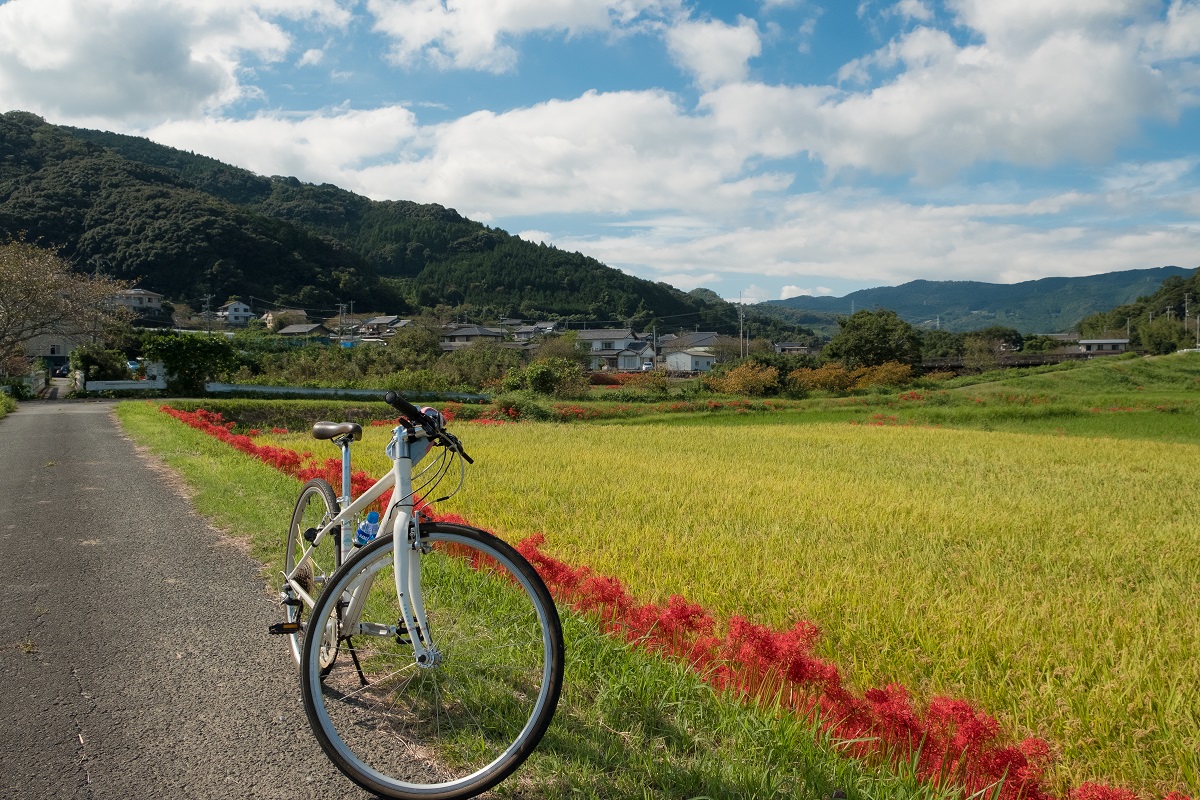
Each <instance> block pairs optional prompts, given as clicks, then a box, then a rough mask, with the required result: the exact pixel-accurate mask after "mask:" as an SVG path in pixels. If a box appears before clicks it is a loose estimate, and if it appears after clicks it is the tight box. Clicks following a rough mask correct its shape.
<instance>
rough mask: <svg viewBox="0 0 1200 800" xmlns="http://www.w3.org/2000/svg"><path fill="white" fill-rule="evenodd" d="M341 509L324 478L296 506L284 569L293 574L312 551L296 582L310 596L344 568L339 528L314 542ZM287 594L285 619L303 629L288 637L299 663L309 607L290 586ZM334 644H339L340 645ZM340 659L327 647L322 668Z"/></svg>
mask: <svg viewBox="0 0 1200 800" xmlns="http://www.w3.org/2000/svg"><path fill="white" fill-rule="evenodd" d="M340 510H341V508H340V506H339V505H338V499H337V495H336V494H334V491H333V487H332V486H330V485H329V483H328V482H327V481H325V480H322V479H321V478H314V479H313V480H311V481H309V482H308V483H306V484H304V488H302V489H301V490H300V497H299V498H298V499H297V500H296V507H295V509H294V510H293V511H292V523H291V525H290V526H289V527H288V537H287V550H286V551H285V552H286V555H285V556H284V569H285V570H286V574H291V572H292V570H293V569H295V567H296V564H298V563H300V560H301V559H302V558H303V557H304V554H305V553H306V552H308V551H309V550H311V551H312V554H311V556H310V558H309V560H308V562H307V563H306V564H305V565H304V567H302V568H301V570H300V572H299V573H297V575H296V582H297V583H299V584H300V588H302V589H303V590H304V591H305V593H307V594H308V596H309V597H313V598H315V597H317V596H318V595H319V594H320V593H321V591H322V590H323V589H324V587H325V584H326V583H327V582H328V581H329V580H330V579H331V578H332V577H333V573H334V572H335V571H337V568H338V567H339V566H341V563H342V558H341V551H340V549H339V544H340V543H339V542H338V531H337V529H336V528H335V529H334V530H333V531H331V532H330V533H329V534H328V535H326V537H325V538H324V539H322V540H321V543H320V544H319V545H316V546H314V545H313V544H312V540H311V537H312V536H313V535H315V534H316V532H317V531H318V530H320V528H321V526H323V525H324V524H325V523H327V522H329V520H331V519H333V518H334V517H335V516H337V514H338V512H339V511H340ZM283 594H284V606H283V607H284V614H285V620H286V621H287V622H289V623H299V625H300V628H299V630H297V631H295V632H293V633H289V634H288V639H289V640H290V642H291V647H292V657H293V658H295V659H296V663H297V664H299V663H300V652H301V649H302V648H303V644H304V634H305V632H306V631H307V629H308V623H309V620H308V617H309V614H308V608H307V606H306V605H305V604H304V601H303V600H302V599H300V597H299V596H298V595H296V594H295V593H294V592H292V593H289V591H288V587H287V585H284V587H283ZM289 594H290V595H291V596H290V597H289V596H288V595H289ZM334 644H335V645H336V643H334ZM336 657H337V648H336V646H333V647H329V646H327V647H326V648H325V651H324V654H323V656H322V661H323V667H322V668H323V669H328V668H329V666H330V665H331V664H332V663H333V659H334V658H336Z"/></svg>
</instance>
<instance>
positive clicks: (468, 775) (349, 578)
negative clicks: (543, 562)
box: [300, 523, 564, 800]
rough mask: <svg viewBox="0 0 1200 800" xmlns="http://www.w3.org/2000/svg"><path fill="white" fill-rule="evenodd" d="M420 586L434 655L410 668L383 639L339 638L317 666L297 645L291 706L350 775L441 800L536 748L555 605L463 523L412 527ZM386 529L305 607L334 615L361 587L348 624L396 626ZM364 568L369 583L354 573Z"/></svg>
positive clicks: (504, 552)
mask: <svg viewBox="0 0 1200 800" xmlns="http://www.w3.org/2000/svg"><path fill="white" fill-rule="evenodd" d="M421 543H422V545H423V549H424V548H426V547H427V548H428V552H425V553H424V554H423V555H421V556H420V563H421V568H420V570H421V593H422V595H423V598H424V603H425V609H426V614H427V619H428V624H429V627H430V630H431V631H432V634H433V638H434V644H435V645H436V647H437V649H438V651H439V653H440V662H439V663H438V664H437V665H436V666H432V667H418V666H417V664H416V662H415V659H414V657H413V650H412V646H411V644H406V643H405V642H403V641H402V638H403V635H404V633H403V632H397V633H396V634H395V635H391V634H389V635H387V636H383V635H374V636H365V635H361V634H359V635H352V636H349V637H345V638H343V639H340V640H339V644H340V645H341V647H342V651H343V656H342V657H341V658H340V659H338V661H337V663H336V664H335V665H334V668H333V670H332V671H330V672H329V673H328V674H322V670H321V668H320V662H319V660H318V650H317V648H315V647H314V646H313V643H312V640H309V641H306V642H305V645H304V650H303V654H302V658H301V664H300V674H301V690H302V694H303V698H304V710H305V713H306V714H307V716H308V720H309V724H310V725H311V727H312V729H313V733H314V734H315V735H316V737H317V741H318V742H319V743H320V745H321V747H322V749H323V750H324V751H325V753H326V754H327V755H328V756H329V758H330V759H331V760H332V761H333V763H334V764H335V765H336V766H337V767H338V769H340V770H341V771H342V772H343V773H344V774H345V775H346V776H347V777H348V778H350V780H352V781H353V782H354V783H356V784H358V785H359V786H361V787H363V788H364V789H367V790H368V791H372V792H375V793H376V794H379V795H383V796H386V797H393V798H401V800H415V799H416V798H423V799H424V800H455V799H456V798H465V797H473V796H475V795H477V794H479V793H480V792H484V791H486V790H488V789H490V788H492V787H493V786H495V785H496V784H498V783H499V782H500V781H502V780H504V779H505V778H506V777H508V776H509V775H511V774H512V772H513V771H514V770H516V769H517V768H518V767H519V766H520V765H521V764H522V763H523V762H524V761H525V759H526V758H528V756H529V755H530V753H531V752H532V751H533V749H534V748H535V747H536V746H537V744H538V742H539V741H540V740H541V738H542V735H543V734H544V733H545V732H546V729H547V727H549V725H550V721H551V719H552V718H553V716H554V711H555V708H556V707H557V705H558V697H559V693H560V691H561V689H562V676H563V658H564V646H563V638H562V626H561V623H560V621H559V617H558V611H557V609H556V608H555V606H554V601H553V599H552V598H551V597H550V593H549V591H547V589H546V586H545V584H544V583H543V582H542V580H541V578H540V577H539V576H538V574H537V572H536V571H535V570H534V569H533V567H532V566H530V564H529V562H528V561H526V560H525V559H524V558H523V557H522V556H521V555H520V554H519V553H518V552H517V551H516V550H515V549H514V548H512V547H511V546H510V545H508V544H507V543H505V542H504V541H502V540H500V539H498V538H496V537H495V536H493V535H491V534H489V533H487V532H485V531H480V530H477V529H475V528H470V527H467V526H463V525H453V524H447V523H427V524H424V525H422V526H421ZM393 555H394V554H393V541H392V537H391V536H386V537H380V538H379V539H377V540H376V541H374V542H372V543H371V544H369V545H367V546H366V547H365V548H363V550H362V551H360V552H359V553H357V554H355V555H354V556H353V557H352V558H350V559H349V560H347V562H346V563H345V564H343V565H342V567H341V569H339V570H338V572H337V574H336V575H334V577H333V580H332V581H331V582H330V584H329V586H328V587H327V589H326V591H325V592H324V593H323V594H322V595H321V598H320V599H319V600H318V601H317V604H316V605H315V606H314V608H313V617H312V618H313V620H314V621H315V622H314V624H323V623H322V622H321V621H322V620H326V621H330V620H334V621H336V620H340V619H341V615H342V614H343V612H344V610H345V605H346V604H345V602H344V601H345V598H346V597H348V596H349V595H347V594H346V593H347V592H349V591H350V590H352V588H353V587H354V585H355V583H356V582H357V581H360V580H363V579H364V578H367V579H369V580H370V581H371V588H370V594H369V595H368V600H367V602H366V605H365V608H364V610H363V614H362V616H361V617H360V618H359V621H361V622H366V623H379V624H381V625H384V626H386V625H393V626H395V625H396V620H397V618H398V616H399V606H398V601H397V599H396V588H395V582H394V575H393V571H394V566H393ZM368 576H369V577H368Z"/></svg>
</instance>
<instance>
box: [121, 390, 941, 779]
mask: <svg viewBox="0 0 1200 800" xmlns="http://www.w3.org/2000/svg"><path fill="white" fill-rule="evenodd" d="M117 414H118V417H119V419H120V421H121V424H122V426H123V427H124V428H125V430H126V431H127V432H128V433H129V435H130V436H131V437H132V438H133V439H134V440H135V441H138V442H139V443H140V444H142V445H144V446H146V447H148V448H149V449H150V450H151V451H152V452H153V453H154V454H155V455H156V456H158V457H159V458H161V459H162V460H163V461H164V462H165V463H167V464H168V465H169V466H170V467H171V468H172V469H173V470H175V471H176V472H177V473H179V475H180V476H181V477H182V478H183V480H184V481H185V483H186V484H187V486H188V487H189V490H190V492H191V496H192V502H193V503H194V504H195V506H196V508H197V509H198V510H199V511H200V512H201V513H202V514H204V515H205V516H207V517H209V518H210V519H212V521H213V522H214V524H215V525H217V526H218V527H220V528H222V529H224V530H226V531H227V532H229V534H230V535H232V536H235V537H237V538H238V539H240V540H242V541H244V542H246V543H247V545H248V546H249V549H250V552H251V554H252V555H253V556H254V557H255V558H256V559H257V560H259V561H260V562H262V563H263V565H264V567H263V574H264V591H266V588H267V586H268V584H270V583H272V582H273V581H272V578H271V576H272V575H273V574H276V573H277V572H278V571H279V569H281V565H282V562H283V551H284V537H285V532H286V526H287V520H288V519H289V518H290V514H291V505H292V502H293V501H294V498H295V496H296V494H297V493H298V492H299V484H298V483H297V482H296V481H294V480H292V479H290V478H285V477H283V476H281V475H280V474H279V473H277V472H276V471H275V470H273V469H271V468H269V467H267V466H265V465H263V464H261V463H259V462H258V461H256V460H254V459H252V458H250V457H248V456H245V455H243V454H241V453H238V452H236V451H234V450H232V449H231V448H228V447H226V446H225V445H222V444H220V443H219V442H216V441H215V440H213V439H211V438H209V437H208V436H206V435H204V434H202V433H199V432H197V431H194V430H192V429H191V428H188V427H186V426H184V425H182V424H180V423H178V422H176V421H175V420H173V419H171V418H170V417H168V416H167V415H165V414H162V413H161V412H159V411H157V403H146V402H126V403H121V404H119V405H118V406H117ZM308 441H309V442H310V443H311V440H308ZM313 444H315V443H313ZM360 452H361V450H360ZM563 618H564V629H565V633H566V640H567V666H566V676H565V681H564V690H563V697H562V701H561V702H560V705H559V711H558V714H557V715H556V717H555V722H554V724H553V725H552V726H551V728H550V730H549V731H548V733H547V734H546V738H545V739H544V740H543V743H542V745H541V746H540V747H539V748H538V750H537V751H536V753H535V754H534V755H533V757H532V758H531V759H530V761H529V762H528V763H527V764H526V765H525V766H524V767H523V768H522V769H521V770H520V771H518V773H517V774H516V775H515V776H513V777H512V778H510V779H509V780H508V781H506V782H505V783H504V784H502V785H501V786H500V787H498V789H497V790H496V791H497V793H498V794H499V795H501V796H514V797H530V796H536V797H539V798H567V797H570V798H605V799H606V800H607V799H608V798H613V797H621V798H633V797H645V798H689V797H696V798H699V797H711V798H733V797H745V798H770V797H779V798H784V797H786V798H813V799H814V800H816V799H817V798H824V797H827V796H828V795H829V794H830V792H831V791H832V789H833V788H841V789H843V790H845V791H846V792H847V793H848V794H849V796H850V797H851V798H855V799H856V800H857V799H858V798H864V799H865V798H871V799H872V800H877V799H879V798H911V799H913V800H940V799H941V798H945V799H946V800H949V798H950V797H951V794H950V793H948V792H945V791H939V790H936V789H933V788H930V787H926V786H922V785H919V784H918V783H917V782H916V781H914V780H913V779H912V777H911V775H907V774H906V773H905V771H904V769H903V768H900V769H898V770H896V769H879V768H875V767H871V766H868V765H865V764H862V763H860V762H857V761H855V760H853V759H850V758H846V757H844V756H842V755H841V754H840V753H839V750H840V749H841V744H840V743H838V742H834V741H830V740H829V739H828V738H827V737H826V736H825V735H824V734H822V733H821V732H820V731H819V730H817V729H815V727H814V726H813V725H812V724H811V723H806V722H801V721H797V720H795V719H792V718H791V717H789V716H786V715H778V714H775V713H773V712H771V711H770V710H769V709H758V708H747V707H744V706H742V705H741V704H738V703H735V702H732V701H730V700H728V699H727V698H724V697H721V696H718V695H716V694H715V693H714V692H713V691H712V690H711V689H710V688H709V687H707V686H706V685H704V684H703V683H701V682H700V681H699V680H698V679H697V678H696V676H694V675H692V674H690V673H689V672H688V671H687V670H685V669H683V668H681V667H679V666H677V665H674V664H671V663H668V662H666V661H663V660H661V659H658V658H654V657H652V656H649V655H646V654H644V653H641V652H638V651H635V650H632V649H630V648H629V647H627V646H624V645H622V644H619V643H617V642H615V641H613V640H612V639H610V638H608V637H606V636H603V635H601V634H600V633H598V631H597V628H596V626H595V625H594V624H593V623H591V622H590V621H588V620H586V619H581V618H579V617H576V616H574V615H572V614H567V613H564V614H563ZM272 644H275V645H276V646H277V647H278V650H279V657H280V658H281V659H289V658H290V654H289V652H288V650H287V648H286V644H285V643H284V642H282V641H280V642H278V643H275V642H273V641H272V642H267V641H264V646H270V645H272Z"/></svg>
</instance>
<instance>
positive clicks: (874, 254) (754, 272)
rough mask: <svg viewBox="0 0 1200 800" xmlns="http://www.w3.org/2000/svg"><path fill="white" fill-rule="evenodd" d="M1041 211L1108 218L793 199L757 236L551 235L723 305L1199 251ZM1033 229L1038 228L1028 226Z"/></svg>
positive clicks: (833, 197) (1178, 236) (1094, 201)
mask: <svg viewBox="0 0 1200 800" xmlns="http://www.w3.org/2000/svg"><path fill="white" fill-rule="evenodd" d="M1046 208H1055V209H1059V210H1061V211H1069V210H1079V209H1086V210H1088V211H1090V212H1094V211H1096V210H1098V209H1101V210H1102V209H1103V208H1105V200H1104V198H1103V197H1100V196H1093V195H1071V196H1069V197H1065V198H1064V197H1043V198H1036V199H1035V200H1033V201H1030V202H1029V203H1028V204H1021V203H1013V204H1002V205H977V206H972V205H955V204H944V205H931V204H916V203H910V202H905V201H903V200H898V199H894V198H887V197H881V196H878V195H874V194H871V193H868V192H863V191H852V190H841V191H836V192H820V193H808V194H803V195H800V196H797V197H795V198H792V199H791V200H789V201H788V202H787V203H786V204H785V205H784V206H783V207H782V208H780V209H778V211H777V213H776V214H775V215H774V216H772V217H771V218H770V221H769V222H768V223H765V224H762V225H759V226H733V227H730V228H721V227H719V226H716V225H711V226H710V227H708V228H707V229H703V230H700V229H692V230H689V231H688V232H687V233H686V234H681V233H680V232H679V231H675V230H660V229H655V228H638V229H636V230H632V231H626V232H624V234H623V235H617V234H616V233H614V234H613V235H604V236H587V237H571V236H558V237H556V243H557V245H558V246H559V247H562V248H565V249H569V250H581V251H583V252H586V253H588V254H590V255H595V256H596V257H597V258H600V259H601V260H602V261H605V262H606V263H609V264H616V263H619V264H621V265H623V266H624V268H626V269H627V270H629V271H632V272H635V273H636V274H638V275H640V276H641V277H644V278H650V279H655V280H669V281H670V282H671V283H673V284H674V285H676V286H680V287H681V288H682V287H684V286H687V287H688V288H690V287H692V286H699V285H703V286H708V287H710V288H713V287H716V288H717V289H718V290H719V291H720V292H721V293H722V294H723V296H726V297H728V296H730V295H731V294H733V295H736V294H737V292H738V290H739V289H740V288H741V287H742V286H745V285H748V284H750V283H756V284H757V285H760V286H761V285H767V283H768V281H771V280H772V279H774V280H775V281H776V283H775V284H774V285H778V286H782V287H786V288H784V289H782V290H781V292H780V294H781V297H786V296H795V295H796V294H808V293H812V294H832V293H833V292H831V291H830V290H829V289H828V288H827V287H825V288H822V287H821V285H820V284H823V283H825V282H827V281H837V282H846V281H849V282H852V283H856V284H859V285H870V286H881V285H897V284H901V283H906V282H908V281H911V280H917V279H920V278H925V279H937V278H949V277H953V278H954V279H956V280H979V281H985V282H991V283H1014V282H1018V281H1024V280H1034V279H1037V278H1041V277H1045V275H1046V268H1047V265H1048V264H1053V268H1054V274H1056V275H1063V276H1074V275H1092V274H1097V273H1102V272H1110V271H1119V270H1125V269H1133V268H1139V267H1151V266H1162V265H1164V264H1172V263H1178V262H1179V254H1180V253H1189V252H1190V253H1195V252H1197V248H1198V247H1200V226H1195V225H1186V224H1185V225H1179V226H1162V225H1161V224H1156V223H1148V224H1145V225H1138V224H1123V225H1115V226H1114V225H1109V224H1106V223H1104V222H1100V221H1097V222H1094V223H1091V224H1086V225H1085V224H1081V223H1079V222H1075V221H1072V220H1071V219H1070V218H1068V219H1064V220H1063V221H1061V222H1059V223H1058V224H1053V222H1052V221H1049V220H1044V219H1040V216H1041V215H1042V214H1043V212H1044V210H1045V209H1046ZM1029 218H1039V219H1038V222H1037V223H1035V224H1032V225H1031V224H1027V222H1026V220H1027V219H1029ZM1190 265H1191V264H1190V263H1189V264H1187V266H1190ZM701 275H703V276H705V277H704V280H702V281H700V282H697V280H698V277H697V276H701ZM797 279H799V280H803V281H805V282H806V283H804V284H801V283H798V282H797ZM818 282H820V283H818ZM813 284H818V285H817V287H816V288H814V289H811V290H810V289H806V288H805V286H812V285H813Z"/></svg>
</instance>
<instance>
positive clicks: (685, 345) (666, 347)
mask: <svg viewBox="0 0 1200 800" xmlns="http://www.w3.org/2000/svg"><path fill="white" fill-rule="evenodd" d="M718 338H719V334H718V333H717V332H716V331H694V332H692V333H680V334H678V335H674V336H673V335H670V334H668V335H666V336H663V337H662V338H660V339H659V340H658V344H659V347H660V348H662V351H663V352H664V353H669V352H672V351H682V350H706V349H710V348H715V347H716V346H717V339H718Z"/></svg>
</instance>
